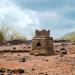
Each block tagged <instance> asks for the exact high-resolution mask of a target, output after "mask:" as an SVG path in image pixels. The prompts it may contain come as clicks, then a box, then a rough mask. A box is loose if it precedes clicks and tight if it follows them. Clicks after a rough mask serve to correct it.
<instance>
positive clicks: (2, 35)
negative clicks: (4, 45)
mask: <svg viewBox="0 0 75 75" xmlns="http://www.w3.org/2000/svg"><path fill="white" fill-rule="evenodd" d="M3 40H4V34H3V32H2V31H0V41H3Z"/></svg>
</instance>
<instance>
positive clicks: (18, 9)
mask: <svg viewBox="0 0 75 75" xmlns="http://www.w3.org/2000/svg"><path fill="white" fill-rule="evenodd" d="M3 24H5V25H8V26H9V27H10V28H11V29H12V30H14V31H19V32H21V33H22V34H24V35H26V36H27V38H28V39H29V38H31V37H32V36H33V35H34V34H33V33H34V30H35V29H47V30H48V29H50V30H51V35H52V36H53V37H54V38H57V37H60V36H63V35H64V34H66V33H67V32H72V31H75V0H0V25H3Z"/></svg>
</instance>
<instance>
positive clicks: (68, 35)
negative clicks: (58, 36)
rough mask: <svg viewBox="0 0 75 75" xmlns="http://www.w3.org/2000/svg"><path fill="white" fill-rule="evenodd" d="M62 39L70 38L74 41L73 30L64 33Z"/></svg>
mask: <svg viewBox="0 0 75 75" xmlns="http://www.w3.org/2000/svg"><path fill="white" fill-rule="evenodd" d="M62 39H63V40H71V41H75V31H74V32H70V33H67V34H66V35H64V36H63V37H62Z"/></svg>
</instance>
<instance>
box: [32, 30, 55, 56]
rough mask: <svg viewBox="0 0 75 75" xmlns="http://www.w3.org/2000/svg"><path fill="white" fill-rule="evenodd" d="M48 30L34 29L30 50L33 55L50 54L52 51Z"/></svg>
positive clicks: (51, 41) (51, 40)
mask: <svg viewBox="0 0 75 75" xmlns="http://www.w3.org/2000/svg"><path fill="white" fill-rule="evenodd" d="M49 35H50V30H48V31H46V30H42V31H38V30H36V35H35V37H34V38H33V39H32V51H31V53H32V54H34V55H52V54H53V53H54V51H53V38H52V37H49Z"/></svg>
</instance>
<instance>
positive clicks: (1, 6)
mask: <svg viewBox="0 0 75 75" xmlns="http://www.w3.org/2000/svg"><path fill="white" fill-rule="evenodd" d="M2 23H4V24H6V25H9V27H11V28H12V29H15V30H16V31H20V32H21V31H23V32H24V31H25V30H26V29H29V31H32V30H33V29H36V28H39V20H38V18H37V17H36V12H35V11H32V10H27V9H26V10H22V9H21V8H19V7H18V6H17V5H15V4H14V3H12V2H11V1H10V0H1V1H0V24H2ZM32 28H33V29H32ZM25 32H26V31H25Z"/></svg>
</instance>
